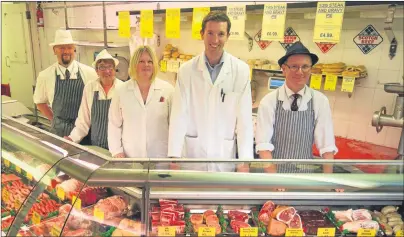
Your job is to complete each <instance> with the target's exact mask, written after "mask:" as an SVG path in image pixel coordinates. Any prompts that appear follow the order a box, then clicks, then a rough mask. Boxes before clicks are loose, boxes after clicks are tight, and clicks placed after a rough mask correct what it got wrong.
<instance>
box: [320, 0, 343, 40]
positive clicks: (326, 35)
mask: <svg viewBox="0 0 404 237" xmlns="http://www.w3.org/2000/svg"><path fill="white" fill-rule="evenodd" d="M344 11H345V2H318V3H317V11H316V21H315V24H314V36H313V41H314V42H330V43H338V42H339V40H340V35H341V28H342V21H343V19H344Z"/></svg>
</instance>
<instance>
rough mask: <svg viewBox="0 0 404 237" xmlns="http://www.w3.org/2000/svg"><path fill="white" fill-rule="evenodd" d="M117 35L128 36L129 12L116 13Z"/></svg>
mask: <svg viewBox="0 0 404 237" xmlns="http://www.w3.org/2000/svg"><path fill="white" fill-rule="evenodd" d="M118 21H119V22H118V35H119V37H123V38H130V14H129V12H119V13H118Z"/></svg>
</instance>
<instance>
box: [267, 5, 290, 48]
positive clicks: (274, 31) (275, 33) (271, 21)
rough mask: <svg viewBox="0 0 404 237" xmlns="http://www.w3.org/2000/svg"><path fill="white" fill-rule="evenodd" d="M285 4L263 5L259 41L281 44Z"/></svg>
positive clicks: (283, 30) (283, 31)
mask: <svg viewBox="0 0 404 237" xmlns="http://www.w3.org/2000/svg"><path fill="white" fill-rule="evenodd" d="M285 20H286V3H268V4H265V5H264V14H263V17H262V32H261V40H270V41H280V42H283V37H284V33H285Z"/></svg>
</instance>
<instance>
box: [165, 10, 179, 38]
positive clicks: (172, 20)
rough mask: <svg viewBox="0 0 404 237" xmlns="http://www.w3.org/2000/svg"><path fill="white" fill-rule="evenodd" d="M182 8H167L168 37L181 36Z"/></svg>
mask: <svg viewBox="0 0 404 237" xmlns="http://www.w3.org/2000/svg"><path fill="white" fill-rule="evenodd" d="M180 15H181V12H180V9H179V8H173V9H167V10H166V37H167V38H173V39H179V38H180Z"/></svg>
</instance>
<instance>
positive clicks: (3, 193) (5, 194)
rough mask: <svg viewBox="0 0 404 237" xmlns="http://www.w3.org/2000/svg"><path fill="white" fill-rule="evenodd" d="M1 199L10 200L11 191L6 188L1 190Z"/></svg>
mask: <svg viewBox="0 0 404 237" xmlns="http://www.w3.org/2000/svg"><path fill="white" fill-rule="evenodd" d="M1 199H2V200H3V202H8V200H10V193H9V192H8V191H7V189H5V188H3V190H1Z"/></svg>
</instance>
